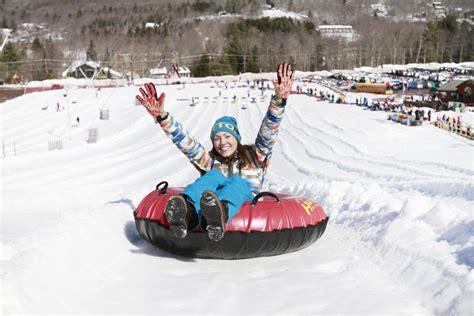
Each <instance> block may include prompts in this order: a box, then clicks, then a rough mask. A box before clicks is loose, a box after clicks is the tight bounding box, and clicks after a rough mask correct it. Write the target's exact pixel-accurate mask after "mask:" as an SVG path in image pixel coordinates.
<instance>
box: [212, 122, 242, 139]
mask: <svg viewBox="0 0 474 316" xmlns="http://www.w3.org/2000/svg"><path fill="white" fill-rule="evenodd" d="M219 132H227V133H229V134H231V135H232V136H234V137H235V138H237V140H238V141H239V142H240V139H241V137H240V133H239V128H238V127H237V120H236V119H235V117H232V116H223V117H221V118H220V119H218V120H216V122H215V123H214V126H213V127H212V130H211V141H214V136H216V134H217V133H219Z"/></svg>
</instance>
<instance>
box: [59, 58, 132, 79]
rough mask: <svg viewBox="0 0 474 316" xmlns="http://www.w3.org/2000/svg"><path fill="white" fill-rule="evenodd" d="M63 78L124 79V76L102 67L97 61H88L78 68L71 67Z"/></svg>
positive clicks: (63, 74)
mask: <svg viewBox="0 0 474 316" xmlns="http://www.w3.org/2000/svg"><path fill="white" fill-rule="evenodd" d="M62 77H63V78H67V77H73V78H78V79H81V78H85V79H122V78H124V76H123V74H121V73H120V72H118V71H116V70H113V69H111V68H109V67H102V66H101V65H100V64H99V63H97V62H95V61H90V60H89V61H86V62H83V63H80V64H78V65H76V66H71V67H69V68H68V69H66V70H65V71H64V72H63V73H62Z"/></svg>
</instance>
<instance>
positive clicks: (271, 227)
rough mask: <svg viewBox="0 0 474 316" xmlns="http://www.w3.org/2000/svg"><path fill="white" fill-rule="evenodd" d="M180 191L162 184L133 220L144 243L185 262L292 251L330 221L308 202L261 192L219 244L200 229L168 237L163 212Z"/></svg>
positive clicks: (312, 239)
mask: <svg viewBox="0 0 474 316" xmlns="http://www.w3.org/2000/svg"><path fill="white" fill-rule="evenodd" d="M182 191H183V188H168V183H167V182H161V183H160V184H158V185H157V186H156V190H155V191H153V192H151V193H149V194H148V195H147V196H145V198H144V199H143V200H142V201H141V202H140V204H139V205H138V208H137V209H136V210H135V212H134V216H135V224H136V226H137V230H138V232H139V234H140V235H141V236H142V237H143V239H145V240H146V241H147V242H149V243H151V244H153V245H155V246H158V247H160V248H162V249H164V250H166V251H169V252H171V253H174V254H178V255H183V256H187V257H196V258H216V259H244V258H254V257H261V256H275V255H280V254H283V253H287V252H292V251H296V250H299V249H302V248H305V247H307V246H309V245H311V244H312V243H314V242H315V241H316V240H318V239H319V237H321V236H322V234H323V233H324V231H325V229H326V225H327V222H328V219H329V217H328V216H327V215H326V213H324V210H323V209H322V208H321V206H319V205H318V204H317V203H316V202H314V201H312V200H310V199H307V198H299V197H291V196H288V195H283V194H276V195H275V194H272V193H269V192H262V193H260V194H258V195H257V196H255V198H254V199H253V200H252V201H247V202H245V203H244V205H242V207H241V208H240V210H239V212H238V213H237V214H236V215H235V216H234V217H233V218H232V219H231V220H230V221H229V222H228V223H227V225H226V227H225V235H224V238H223V239H222V240H221V241H219V242H215V241H212V240H210V239H209V238H208V237H207V234H206V232H205V231H204V230H202V229H200V228H198V229H197V230H193V231H190V232H188V235H187V236H186V238H183V239H178V238H175V237H173V236H172V235H171V233H170V230H169V223H168V221H167V220H166V217H165V215H164V209H165V206H166V202H168V200H169V199H170V197H172V196H174V195H176V194H178V193H180V192H182ZM262 197H263V199H262Z"/></svg>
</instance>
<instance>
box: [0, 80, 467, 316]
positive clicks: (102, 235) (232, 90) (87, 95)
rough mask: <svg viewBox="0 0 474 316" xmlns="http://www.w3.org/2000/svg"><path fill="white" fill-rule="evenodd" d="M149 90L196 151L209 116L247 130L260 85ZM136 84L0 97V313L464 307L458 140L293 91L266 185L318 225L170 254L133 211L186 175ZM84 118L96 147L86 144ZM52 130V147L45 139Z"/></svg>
mask: <svg viewBox="0 0 474 316" xmlns="http://www.w3.org/2000/svg"><path fill="white" fill-rule="evenodd" d="M234 79H237V78H234ZM315 88H316V89H318V88H319V87H318V86H315ZM158 90H159V91H163V92H165V93H166V94H167V96H166V109H167V110H169V111H170V112H171V113H172V114H173V115H174V116H175V117H176V118H177V119H179V120H180V121H181V122H182V123H183V125H184V126H185V127H186V128H187V129H188V130H189V131H190V132H191V133H192V134H193V135H194V136H195V137H197V138H198V139H199V140H201V142H202V144H203V145H204V146H205V147H206V148H210V145H211V143H210V140H209V132H210V128H211V124H212V123H213V122H214V121H215V120H216V119H217V118H219V117H220V116H223V115H233V116H235V117H236V118H237V120H238V122H239V127H240V130H241V132H242V134H243V141H244V142H245V143H250V142H253V141H254V138H255V136H256V133H257V130H258V128H259V124H260V122H261V120H262V117H263V115H264V113H265V111H266V108H267V105H268V102H269V98H270V95H271V91H266V92H265V94H264V95H263V96H262V95H261V92H260V91H259V90H254V89H249V88H248V87H247V86H246V83H245V82H234V83H232V84H229V85H228V88H227V89H225V88H224V86H223V85H221V86H218V85H216V84H215V83H201V84H187V85H186V86H185V87H183V86H182V85H167V86H165V85H163V86H158ZM137 92H138V87H133V86H132V87H123V88H108V89H106V88H103V89H100V90H99V91H97V90H96V89H94V88H87V89H77V88H72V87H69V88H67V89H66V90H55V91H48V92H41V93H32V94H28V95H24V96H21V97H18V98H16V99H13V100H10V101H7V102H4V103H3V104H1V105H0V113H1V120H0V124H1V128H0V131H1V135H0V138H1V139H2V140H3V144H4V147H5V155H6V157H5V158H3V156H0V164H1V200H0V202H1V204H0V205H1V211H0V213H1V234H0V245H1V256H0V259H1V265H0V276H1V299H0V305H1V313H2V314H20V313H27V314H32V313H49V314H53V313H54V314H57V313H59V314H63V313H81V314H82V313H96V314H97V313H99V314H102V313H121V314H136V313H138V314H164V315H166V314H170V313H179V314H211V313H212V314H230V313H233V314H250V313H252V314H268V315H273V314H298V313H302V314H359V315H380V314H394V315H400V314H407V315H413V314H417V315H432V314H440V315H468V314H472V313H473V305H472V302H473V300H472V299H473V278H474V274H473V271H472V267H473V266H474V256H473V249H474V248H473V244H474V239H473V236H472V232H473V227H474V224H473V223H474V222H473V218H472V200H473V196H472V192H473V182H472V180H473V175H474V168H473V144H472V142H470V141H468V140H466V139H464V138H461V137H458V136H455V135H452V134H448V133H447V132H445V131H443V130H440V129H437V128H435V127H433V126H421V127H407V126H402V125H400V124H397V123H393V122H391V121H387V115H386V113H383V112H371V111H366V110H363V109H362V108H359V107H356V106H354V105H346V104H329V103H326V102H321V101H316V99H314V98H310V97H308V96H305V95H292V96H291V97H290V99H289V102H288V105H287V110H286V114H285V118H284V120H283V122H282V126H281V131H280V134H279V140H278V143H277V144H276V146H275V149H274V154H273V158H272V162H271V165H270V168H269V173H268V176H267V179H266V189H268V190H271V191H275V192H282V193H287V194H292V195H298V196H306V197H309V198H312V199H314V200H316V201H317V202H319V203H320V204H321V205H322V207H323V208H324V209H325V211H326V212H327V213H328V215H329V216H330V220H329V224H328V228H327V230H326V233H325V234H324V235H323V236H322V238H321V239H320V240H318V241H317V242H316V243H315V244H313V245H311V246H310V247H308V248H306V249H304V250H301V251H298V252H294V253H290V254H286V255H281V256H277V257H265V258H256V259H248V260H235V261H220V260H203V259H190V258H183V257H178V256H174V255H171V254H169V253H166V252H164V251H162V250H160V249H158V248H154V247H152V246H150V245H149V244H147V243H146V242H144V241H143V240H142V239H141V238H140V236H139V235H138V233H137V231H136V228H135V224H134V220H133V211H134V209H135V208H136V207H137V206H138V204H139V203H140V201H141V199H142V198H143V197H144V196H145V195H146V194H147V193H148V192H150V191H152V190H153V189H154V187H155V185H156V184H157V183H158V182H160V181H162V180H167V181H169V182H170V183H171V185H172V186H185V185H186V184H187V183H189V182H191V181H193V180H194V179H195V178H196V177H197V176H198V174H197V172H196V171H195V169H194V168H193V167H192V166H191V164H190V163H189V162H188V161H187V159H186V158H185V157H184V155H182V154H181V153H180V152H179V151H178V149H177V148H175V147H174V145H173V144H172V143H171V142H170V140H169V139H167V138H166V136H165V134H164V133H163V131H162V130H161V129H160V127H159V126H157V125H155V124H154V123H153V120H152V119H151V118H150V117H149V116H148V115H147V113H146V111H145V110H144V109H143V108H142V107H141V106H137V105H135V101H134V96H135V95H136V94H137ZM219 93H221V96H219ZM249 94H250V99H251V98H255V100H256V103H252V102H250V99H249V98H248V95H249ZM234 95H235V96H236V99H237V102H235V103H233V102H232V99H233V97H234ZM193 97H194V100H195V102H196V106H194V107H190V106H189V105H190V103H191V100H192V98H193ZM58 103H59V111H57V104H58ZM243 105H245V107H246V109H243ZM100 110H109V114H110V119H109V120H100V119H99V113H100ZM77 117H79V118H80V123H79V124H77V121H76V118H77ZM92 128H97V129H98V141H97V143H87V140H88V138H89V129H92ZM53 140H56V141H62V143H63V149H62V150H53V151H48V143H49V142H50V141H53ZM1 154H2V153H1V152H0V155H1ZM15 154H16V155H15Z"/></svg>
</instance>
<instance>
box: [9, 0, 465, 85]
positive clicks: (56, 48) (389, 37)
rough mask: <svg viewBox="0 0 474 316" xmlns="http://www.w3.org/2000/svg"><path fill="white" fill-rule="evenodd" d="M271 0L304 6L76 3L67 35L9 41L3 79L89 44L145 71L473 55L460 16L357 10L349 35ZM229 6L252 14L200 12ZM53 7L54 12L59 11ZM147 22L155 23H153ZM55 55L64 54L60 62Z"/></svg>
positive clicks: (52, 70) (28, 74) (103, 57)
mask: <svg viewBox="0 0 474 316" xmlns="http://www.w3.org/2000/svg"><path fill="white" fill-rule="evenodd" d="M7 1H8V0H7ZM321 1H323V0H317V1H315V2H321ZM274 2H276V4H278V5H283V6H284V7H286V8H288V9H290V8H293V9H301V8H303V6H302V3H301V2H299V1H273V2H272V1H261V0H260V1H258V0H223V1H217V0H210V1H205V0H198V1H193V2H189V1H181V2H179V1H177V2H174V3H166V4H160V5H153V4H143V5H137V4H136V3H135V4H133V5H132V6H131V7H127V6H125V5H124V4H120V1H119V2H118V3H119V4H120V5H119V6H115V5H112V4H111V3H110V4H108V3H107V2H104V3H105V4H104V5H103V6H102V7H97V8H95V9H83V8H79V9H77V10H70V11H69V13H68V14H67V18H68V19H69V20H70V21H71V22H72V23H74V25H75V27H73V28H70V29H68V36H67V37H66V38H65V40H64V41H62V42H58V41H53V40H51V39H47V38H46V39H45V38H38V37H36V38H33V39H32V41H31V42H30V43H26V44H12V43H9V44H7V46H6V47H5V48H4V51H3V52H2V54H1V55H0V72H1V74H2V75H1V78H3V81H4V82H8V81H9V80H10V79H11V77H12V76H13V74H14V73H15V72H23V73H24V74H23V76H24V77H25V79H27V80H41V79H47V78H52V77H58V76H59V75H60V73H61V72H62V71H63V70H64V68H65V67H64V64H65V63H66V61H69V60H70V61H72V60H74V59H78V56H80V55H79V54H70V53H65V52H66V51H69V52H80V51H82V52H83V54H84V53H85V55H86V56H87V57H88V58H89V59H92V60H96V61H100V62H102V64H104V65H107V66H111V67H114V66H115V67H117V68H118V69H117V70H119V71H122V72H124V73H126V72H129V71H130V70H132V71H133V72H134V73H141V74H142V75H144V74H145V73H144V72H146V69H148V68H150V67H153V66H156V64H157V63H158V62H159V61H160V60H171V59H172V57H175V56H176V55H178V60H176V62H178V63H180V64H182V65H184V66H187V67H189V68H191V70H192V72H193V74H194V75H195V76H207V75H223V74H239V73H242V72H260V71H263V72H267V71H273V70H274V68H275V67H276V65H277V64H278V63H279V62H280V61H281V60H283V59H284V60H288V61H289V62H292V63H294V64H295V65H296V67H298V69H301V70H304V71H315V70H331V69H351V68H354V67H361V66H378V65H381V64H387V63H391V64H406V63H422V62H423V63H427V62H463V61H472V60H473V57H474V56H473V51H474V49H473V38H474V36H472V35H473V34H472V27H471V26H470V25H468V24H466V23H463V24H460V23H458V21H457V20H456V17H455V16H454V15H449V14H448V15H447V16H446V17H444V18H442V19H438V20H434V19H433V20H431V21H429V22H428V23H424V22H406V21H404V22H396V21H394V20H391V19H385V18H377V17H373V16H367V15H358V14H354V16H353V17H351V18H350V23H351V25H352V26H353V29H354V31H355V35H354V36H355V37H354V39H353V40H351V41H346V40H342V39H340V38H328V37H325V36H323V35H322V34H320V33H319V32H318V31H317V30H316V26H317V25H321V24H323V23H330V22H332V20H330V19H329V18H328V19H326V20H328V21H326V20H324V21H321V19H320V18H318V17H321V16H323V14H322V13H321V12H320V11H318V10H317V9H315V8H314V7H313V8H312V7H310V6H308V10H307V13H308V18H307V19H304V20H293V19H290V18H274V19H270V18H265V17H263V18H262V17H258V16H255V17H252V13H251V12H256V11H258V10H257V8H261V6H262V4H267V5H269V6H274V5H275V3H274ZM361 3H362V2H359V3H358V4H357V5H362V4H361ZM66 5H67V3H66ZM331 6H332V7H333V8H334V10H336V9H337V10H339V9H341V8H346V9H354V8H356V1H351V2H347V1H346V2H344V1H339V2H338V1H335V2H333V3H332V4H331ZM91 10H92V11H93V12H91ZM252 10H254V11H252ZM222 11H225V12H226V13H229V14H230V13H234V14H246V16H247V18H245V19H244V18H228V19H217V20H211V19H203V18H201V17H202V16H203V14H204V15H205V14H214V15H216V14H218V13H219V12H222ZM346 11H347V10H346ZM335 12H336V11H335ZM344 12H345V11H344ZM356 12H357V11H356ZM46 14H48V15H49V17H50V19H53V17H52V16H54V15H58V13H53V12H47V13H46ZM63 14H64V13H63ZM345 14H346V15H347V12H346V13H345ZM22 15H26V16H28V12H27V13H22ZM54 19H56V20H57V19H58V18H57V17H56V18H54ZM54 19H53V20H54ZM61 19H64V17H63V15H61V18H59V20H61ZM12 21H13V20H12V19H7V18H4V19H3V21H2V24H5V25H7V26H9V27H10V28H11V24H12V23H13V22H12ZM334 21H337V20H334ZM146 22H152V23H156V25H157V27H154V28H147V27H146ZM51 23H52V22H51ZM55 23H59V22H55ZM174 59H176V58H174ZM33 60H34V62H33ZM53 60H62V61H63V62H62V64H63V65H62V66H61V65H59V63H57V64H55V63H53V62H52V61H53ZM61 67H62V68H63V69H62V70H61V69H60V68H61ZM130 68H133V69H130Z"/></svg>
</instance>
